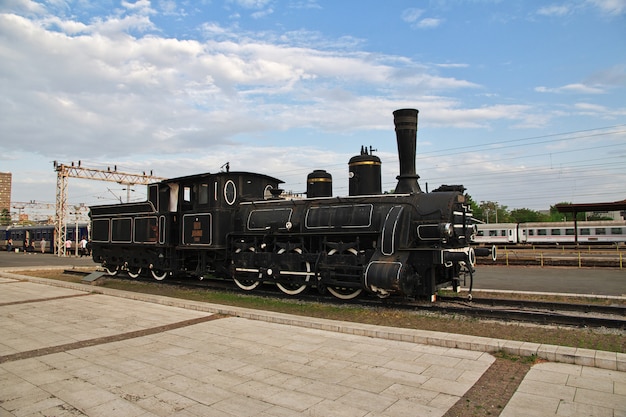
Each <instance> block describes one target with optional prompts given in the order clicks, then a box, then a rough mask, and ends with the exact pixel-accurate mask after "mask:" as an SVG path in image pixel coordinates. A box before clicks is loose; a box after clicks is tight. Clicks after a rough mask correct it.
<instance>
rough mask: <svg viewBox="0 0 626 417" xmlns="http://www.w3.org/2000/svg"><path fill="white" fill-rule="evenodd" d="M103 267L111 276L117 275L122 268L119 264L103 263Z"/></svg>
mask: <svg viewBox="0 0 626 417" xmlns="http://www.w3.org/2000/svg"><path fill="white" fill-rule="evenodd" d="M103 267H104V270H105V271H106V273H107V274H109V275H111V276H113V275H117V273H118V272H119V271H120V268H119V266H117V265H103Z"/></svg>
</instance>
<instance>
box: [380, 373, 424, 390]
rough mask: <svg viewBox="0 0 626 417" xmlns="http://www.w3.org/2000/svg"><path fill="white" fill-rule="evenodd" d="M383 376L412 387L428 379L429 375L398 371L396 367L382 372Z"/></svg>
mask: <svg viewBox="0 0 626 417" xmlns="http://www.w3.org/2000/svg"><path fill="white" fill-rule="evenodd" d="M383 376H384V377H386V378H389V379H391V380H393V381H396V382H398V383H401V384H404V385H411V386H414V387H419V386H421V385H422V384H424V383H425V382H426V381H428V379H429V377H428V376H426V375H421V374H418V373H414V372H405V371H399V370H397V369H390V370H388V371H387V372H385V373H383Z"/></svg>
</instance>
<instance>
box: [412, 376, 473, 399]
mask: <svg viewBox="0 0 626 417" xmlns="http://www.w3.org/2000/svg"><path fill="white" fill-rule="evenodd" d="M422 388H423V389H429V390H432V391H436V392H442V393H444V394H450V395H456V396H459V397H461V396H462V395H463V394H465V393H466V392H467V390H469V389H470V388H471V384H465V383H461V382H456V381H450V380H448V379H443V378H430V379H429V380H428V381H426V382H424V383H423V384H422Z"/></svg>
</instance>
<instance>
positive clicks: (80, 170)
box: [54, 161, 165, 256]
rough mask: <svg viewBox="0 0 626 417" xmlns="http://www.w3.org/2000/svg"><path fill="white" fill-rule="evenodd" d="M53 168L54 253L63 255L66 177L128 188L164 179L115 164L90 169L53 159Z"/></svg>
mask: <svg viewBox="0 0 626 417" xmlns="http://www.w3.org/2000/svg"><path fill="white" fill-rule="evenodd" d="M54 170H55V171H56V173H57V192H56V206H55V207H56V216H55V223H54V241H55V246H56V248H55V253H56V254H57V256H64V255H65V254H66V253H65V236H66V232H67V230H66V223H67V221H66V219H67V214H68V213H67V187H68V184H67V179H68V178H83V179H88V180H96V181H108V182H116V183H118V184H123V185H126V186H127V187H128V188H130V187H131V186H133V185H147V184H152V183H154V182H158V181H161V180H164V179H165V178H163V177H156V176H154V175H152V172H150V174H149V175H146V173H145V172H144V173H143V174H131V173H128V172H121V171H118V170H117V166H114V167H113V170H111V168H110V167H109V168H107V169H106V170H104V169H92V168H85V167H82V166H81V162H80V161H78V164H76V165H75V164H74V162H72V163H71V165H65V164H60V163H58V162H57V161H54Z"/></svg>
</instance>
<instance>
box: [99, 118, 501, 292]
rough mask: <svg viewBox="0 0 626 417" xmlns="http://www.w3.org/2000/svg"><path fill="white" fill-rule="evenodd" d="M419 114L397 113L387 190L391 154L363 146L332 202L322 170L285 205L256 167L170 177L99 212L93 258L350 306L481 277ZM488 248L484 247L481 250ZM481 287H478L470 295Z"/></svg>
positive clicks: (464, 213) (464, 221)
mask: <svg viewBox="0 0 626 417" xmlns="http://www.w3.org/2000/svg"><path fill="white" fill-rule="evenodd" d="M417 114H418V111H417V110H414V109H402V110H397V111H395V112H394V123H395V126H396V136H397V142H398V150H399V157H400V175H399V176H398V177H397V179H398V184H397V186H396V189H395V191H394V192H393V193H383V192H382V191H381V175H380V169H381V162H380V159H379V158H378V157H376V156H374V155H372V154H371V152H369V153H368V152H367V150H364V149H362V151H361V155H358V156H355V157H354V158H352V159H351V160H350V162H349V167H350V179H349V194H350V195H349V196H347V197H332V178H331V176H330V175H329V174H328V173H327V172H326V171H323V170H316V171H314V172H312V173H311V174H309V176H308V178H307V198H305V199H297V198H285V197H282V196H281V194H282V190H281V189H280V188H279V185H280V184H281V183H282V181H281V180H279V179H276V178H273V177H271V176H268V175H263V174H255V173H250V172H230V171H229V170H226V171H225V172H219V173H216V174H209V173H207V174H200V175H192V176H186V177H180V178H173V179H168V180H165V181H162V182H159V183H156V184H151V185H149V186H148V200H147V201H145V202H143V203H129V204H115V205H107V206H94V207H91V212H90V216H91V221H92V250H93V252H92V253H93V259H94V261H96V262H98V263H101V264H102V266H103V267H104V268H105V269H106V270H107V271H108V273H109V274H111V275H113V274H116V273H117V272H118V271H120V270H124V271H126V272H127V273H128V275H129V276H131V277H137V276H139V274H142V273H145V274H151V275H152V277H154V278H155V279H157V280H162V279H164V278H166V277H167V276H170V275H180V274H184V275H192V276H197V277H199V278H203V277H204V276H205V275H212V276H215V277H222V278H227V279H233V280H234V282H235V283H236V284H237V285H238V286H239V287H240V288H241V289H243V290H253V289H255V288H256V287H258V286H259V285H260V284H261V283H264V282H271V283H275V284H276V285H277V286H278V288H280V290H281V291H283V292H285V293H286V294H290V295H297V294H299V293H301V292H303V291H304V290H306V289H307V288H309V287H315V288H317V289H318V290H320V291H322V292H323V291H326V290H327V291H328V292H330V293H331V294H333V295H334V296H336V297H338V298H340V299H346V300H347V299H351V298H354V297H357V296H358V295H359V294H360V293H361V292H362V291H363V290H366V291H367V292H370V293H373V294H376V295H377V296H379V297H387V296H390V295H401V296H407V297H420V298H422V297H431V299H433V298H434V297H433V296H434V294H435V293H436V291H437V290H438V289H439V288H441V287H444V286H452V287H453V288H458V286H459V285H460V283H461V281H462V280H463V279H464V278H465V277H469V278H470V282H471V279H472V278H473V277H472V273H473V267H474V263H475V256H476V255H484V256H486V255H488V254H490V253H491V252H490V250H485V249H480V250H481V251H482V252H481V253H476V252H474V249H473V248H472V247H471V246H470V242H471V241H472V240H473V238H474V235H475V232H476V231H475V227H474V225H473V224H472V222H471V217H472V215H471V212H470V208H469V206H468V205H467V204H466V203H465V199H464V195H463V191H464V188H463V187H462V186H442V187H440V188H439V189H437V190H434V191H433V192H430V193H424V192H422V190H421V189H420V187H419V184H418V182H417V180H418V178H419V176H418V175H416V172H415V151H416V132H417ZM477 250H478V249H477ZM470 289H471V288H470Z"/></svg>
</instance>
